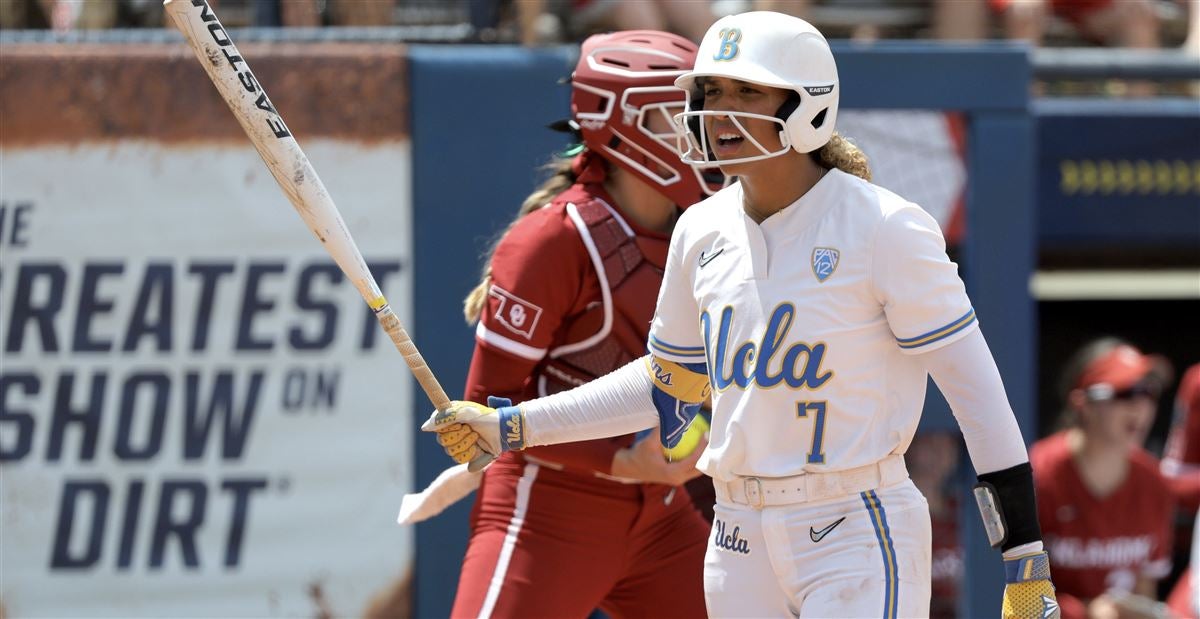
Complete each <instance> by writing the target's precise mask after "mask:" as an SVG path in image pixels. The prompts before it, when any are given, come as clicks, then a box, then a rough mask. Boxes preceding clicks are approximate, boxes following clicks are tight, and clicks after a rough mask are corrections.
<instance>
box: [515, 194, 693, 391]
mask: <svg viewBox="0 0 1200 619" xmlns="http://www.w3.org/2000/svg"><path fill="white" fill-rule="evenodd" d="M589 189H590V191H589V190H585V188H584V187H583V186H580V185H576V186H574V187H572V188H570V189H568V190H567V191H565V192H563V193H562V194H560V195H559V196H558V197H557V198H556V199H555V200H554V201H555V202H557V203H564V204H565V208H566V212H567V215H568V216H569V217H570V219H571V221H572V223H574V224H575V227H576V229H578V231H579V235H580V237H581V238H582V241H583V244H584V247H585V248H586V249H587V253H588V256H589V257H590V258H591V261H592V267H593V268H594V269H595V272H596V274H597V276H598V278H599V280H600V292H601V294H600V297H599V298H596V299H592V300H590V301H586V304H585V305H584V306H585V308H586V309H584V310H583V311H582V312H580V313H578V314H575V315H573V316H568V317H566V318H565V319H564V320H563V324H562V326H561V327H560V328H559V335H558V337H557V338H556V339H555V343H554V344H553V345H552V346H551V348H550V350H549V352H548V353H547V355H546V359H545V360H544V361H543V362H542V363H541V364H539V365H538V367H537V368H536V369H535V370H534V372H535V374H534V378H535V379H536V384H537V393H538V395H547V394H551V393H556V392H559V391H563V390H566V389H570V388H572V387H576V386H578V385H581V384H583V383H586V382H590V381H591V380H593V379H595V378H598V377H600V376H603V375H605V374H607V373H609V372H611V371H613V370H615V369H617V368H619V367H621V366H623V365H625V364H627V363H629V362H630V361H632V360H634V359H636V358H638V357H641V356H642V355H644V354H645V353H646V337H647V336H648V334H649V331H650V321H651V320H652V319H653V318H654V305H655V303H656V302H657V300H658V289H659V287H660V286H661V285H662V278H663V269H664V268H665V266H666V262H667V248H668V246H669V244H670V239H669V238H666V237H658V236H650V235H647V234H638V233H637V232H636V231H635V230H634V229H633V228H632V227H631V226H630V225H629V224H628V223H627V222H626V221H625V220H624V218H622V217H621V215H620V213H619V212H618V211H617V209H616V208H614V207H612V206H609V204H608V203H607V202H605V200H604V199H603V198H601V197H600V196H598V195H596V194H598V193H600V192H599V191H598V188H597V187H596V186H592V187H590V188H589Z"/></svg>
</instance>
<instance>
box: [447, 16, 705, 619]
mask: <svg viewBox="0 0 1200 619" xmlns="http://www.w3.org/2000/svg"><path fill="white" fill-rule="evenodd" d="M695 54H696V46H695V44H693V43H692V42H690V41H688V40H686V39H684V38H682V37H678V36H676V35H672V34H667V33H662V32H655V31H629V32H618V33H614V34H606V35H597V36H593V37H591V38H589V39H587V40H586V41H585V42H584V43H583V46H582V49H581V52H580V59H579V63H578V65H577V66H576V68H575V72H574V73H573V75H572V78H571V83H572V96H571V110H572V117H573V118H572V120H571V121H568V123H566V125H568V126H569V129H570V130H571V131H572V132H574V133H576V135H577V136H579V137H580V138H581V139H582V147H581V148H580V149H577V152H571V156H569V157H564V158H562V160H561V161H559V163H558V164H557V168H556V174H555V175H554V176H553V177H552V178H551V179H550V180H548V181H547V182H546V184H544V185H543V186H542V187H541V188H539V189H538V190H537V191H535V192H534V193H533V195H531V196H530V197H529V198H528V199H527V200H526V201H525V204H524V205H523V206H522V208H521V213H520V215H519V216H518V218H517V220H516V221H515V222H514V223H513V224H512V225H511V227H510V228H509V229H508V230H507V232H506V233H505V234H504V236H503V238H502V239H501V240H500V242H499V243H498V245H497V246H496V248H495V251H494V253H493V255H492V258H491V261H490V263H489V265H488V267H487V269H486V270H485V272H484V277H483V281H481V282H480V284H479V286H478V287H477V288H476V289H475V290H474V291H473V292H472V293H471V294H470V296H469V297H468V298H467V300H466V303H465V313H466V316H467V319H468V320H469V321H470V322H476V321H477V329H476V344H475V352H474V356H473V358H472V361H471V367H470V373H469V375H468V378H467V386H466V390H465V397H466V398H467V399H471V400H482V399H484V398H485V397H486V396H488V395H498V396H503V397H505V398H508V399H511V400H513V401H522V400H525V399H528V398H533V397H537V396H540V395H546V394H549V393H554V392H557V391H562V390H565V389H569V388H571V387H574V386H576V385H579V384H582V383H585V382H588V381H591V380H592V379H594V378H597V377H599V376H603V375H604V374H607V373H608V372H610V371H612V370H615V369H617V368H619V367H621V366H623V365H625V364H626V363H628V362H630V361H632V360H633V359H635V358H637V357H640V356H642V355H643V354H644V353H645V342H646V337H647V332H648V330H649V327H650V320H651V318H652V316H653V313H654V304H655V299H656V298H657V294H658V288H659V285H660V284H661V282H662V273H663V265H664V263H665V261H666V256H667V246H668V241H669V240H670V233H671V229H672V228H673V226H674V223H675V220H676V218H677V217H678V215H679V212H680V210H681V209H682V208H683V207H686V206H689V205H691V204H692V203H694V202H697V201H699V200H700V199H701V198H702V197H704V195H705V187H706V184H705V181H704V178H703V177H702V176H701V174H700V173H699V172H698V171H696V170H695V169H693V168H691V167H689V166H687V165H686V164H683V163H682V162H680V161H679V156H678V155H677V154H676V151H675V129H674V125H673V123H671V122H670V119H671V116H672V115H673V114H676V113H678V112H681V111H682V110H683V106H684V96H685V95H684V92H683V91H681V90H678V89H676V88H675V87H674V85H673V82H674V79H675V78H676V77H677V76H678V75H680V74H681V73H683V72H685V71H687V70H690V69H691V67H692V65H693V64H694V62H695ZM715 188H719V185H717V186H716V187H715ZM701 447H703V445H701ZM701 451H702V449H697V450H696V451H695V452H694V453H693V455H692V456H690V457H689V458H687V459H685V460H682V461H677V462H668V461H667V460H666V459H665V458H664V455H663V452H662V449H661V447H660V446H659V442H658V440H657V439H656V438H654V439H653V440H648V441H640V442H636V443H635V438H634V437H633V436H624V437H620V438H615V439H602V440H596V441H589V442H583V443H571V444H566V445H555V446H551V447H539V448H536V449H529V450H526V451H522V452H510V453H507V454H504V455H503V456H502V457H501V458H500V459H499V460H498V461H497V462H495V463H494V464H493V465H492V466H490V467H489V468H488V469H487V470H486V472H485V473H484V477H483V482H482V485H481V486H480V489H479V492H478V494H477V496H476V501H475V506H474V509H473V511H472V515H471V529H472V531H471V539H470V542H469V545H468V547H467V553H466V557H465V559H464V561H463V567H462V574H461V577H460V579H459V585H458V593H457V596H456V598H455V601H454V610H453V613H452V615H453V616H454V617H584V616H587V615H588V613H589V612H591V611H592V610H593V609H594V608H602V609H603V610H605V611H606V612H607V613H608V614H609V615H611V616H614V617H637V616H668V615H669V616H677V617H702V616H704V615H705V608H704V591H703V578H702V572H703V561H704V553H705V546H706V542H707V537H708V532H709V526H708V523H707V522H706V521H705V520H704V519H703V518H702V517H701V515H700V513H699V512H698V511H697V510H696V509H695V508H694V507H693V505H692V503H691V502H690V501H689V497H688V494H687V491H686V490H685V489H684V488H683V487H682V486H681V484H683V483H684V482H685V481H687V480H688V479H691V478H694V477H696V476H698V475H699V472H698V471H696V469H695V466H694V464H695V460H696V458H697V457H698V456H699V454H700V452H701ZM646 482H651V483H646ZM665 605H669V606H665Z"/></svg>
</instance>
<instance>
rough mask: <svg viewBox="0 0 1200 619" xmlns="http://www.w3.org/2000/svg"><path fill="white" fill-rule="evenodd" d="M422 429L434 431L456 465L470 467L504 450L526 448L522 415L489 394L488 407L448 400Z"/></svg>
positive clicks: (504, 400) (478, 466) (478, 467)
mask: <svg viewBox="0 0 1200 619" xmlns="http://www.w3.org/2000/svg"><path fill="white" fill-rule="evenodd" d="M502 428H503V431H501V429H502ZM421 430H423V431H425V432H437V435H438V437H437V439H438V443H439V444H441V446H442V449H444V450H445V451H446V455H448V456H450V457H451V458H453V459H454V461H455V462H458V463H459V464H462V463H464V462H470V463H472V470H478V469H480V468H483V466H486V465H487V464H488V463H489V462H491V460H493V459H494V458H495V457H497V456H499V455H500V454H501V453H503V452H505V451H510V450H521V449H524V448H525V418H524V416H523V415H522V414H521V409H520V408H518V407H516V406H513V405H512V401H511V400H509V399H508V398H497V397H493V396H488V403H487V406H484V405H483V404H478V403H476V402H461V401H455V402H451V403H450V406H448V407H446V409H445V410H441V411H434V413H433V414H432V415H431V416H430V417H429V419H428V420H426V421H425V423H424V424H422V425H421Z"/></svg>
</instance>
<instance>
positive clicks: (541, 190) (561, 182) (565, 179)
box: [463, 157, 575, 325]
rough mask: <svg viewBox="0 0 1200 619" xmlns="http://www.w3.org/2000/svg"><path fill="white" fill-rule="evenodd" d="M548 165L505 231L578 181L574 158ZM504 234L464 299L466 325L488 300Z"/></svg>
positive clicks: (471, 322)
mask: <svg viewBox="0 0 1200 619" xmlns="http://www.w3.org/2000/svg"><path fill="white" fill-rule="evenodd" d="M546 168H547V169H549V170H552V171H553V174H551V176H550V178H548V179H546V182H544V183H542V184H541V186H539V187H538V188H537V189H534V190H533V193H531V194H529V197H528V198H525V201H524V202H522V203H521V210H520V211H519V212H518V213H517V217H516V219H514V220H513V221H512V223H510V224H508V228H505V229H504V234H507V233H508V231H509V230H510V229H512V227H513V225H515V224H516V223H517V221H519V220H520V219H521V218H522V217H524V216H526V215H528V214H530V213H532V212H534V211H536V210H538V209H539V208H542V207H543V206H545V205H546V204H547V203H548V202H550V201H551V200H553V199H554V197H555V196H557V195H558V194H560V193H562V192H564V191H566V190H567V188H569V187H570V186H571V185H574V184H575V173H574V172H573V171H572V170H571V159H569V158H565V157H556V158H555V159H554V160H553V161H551V162H550V163H549V164H547V165H546ZM504 234H501V235H500V236H499V237H497V239H496V242H495V243H492V247H491V249H489V250H488V254H487V260H486V261H485V262H484V263H483V277H481V278H480V280H479V283H478V284H476V286H475V288H473V289H472V290H471V292H470V293H469V294H468V295H467V298H466V299H463V317H464V318H466V319H467V324H472V325H473V324H475V323H476V322H477V321H478V320H479V314H480V313H481V312H483V305H484V303H485V302H486V301H487V294H488V288H490V287H491V285H492V255H493V254H495V253H496V246H497V245H499V244H500V239H503V238H504Z"/></svg>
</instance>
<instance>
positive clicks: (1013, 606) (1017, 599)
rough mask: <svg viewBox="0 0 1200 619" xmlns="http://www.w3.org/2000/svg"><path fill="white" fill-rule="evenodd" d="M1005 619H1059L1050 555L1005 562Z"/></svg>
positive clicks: (1023, 557)
mask: <svg viewBox="0 0 1200 619" xmlns="http://www.w3.org/2000/svg"><path fill="white" fill-rule="evenodd" d="M1004 579H1005V582H1006V583H1007V584H1005V586H1004V602H1003V604H1002V605H1001V607H1000V616H1001V617H1004V619H1058V618H1059V616H1060V613H1059V610H1058V599H1057V598H1055V597H1054V585H1053V584H1052V583H1051V582H1050V555H1048V554H1046V553H1045V552H1036V553H1033V554H1028V555H1024V556H1020V557H1016V558H1013V559H1007V560H1005V561H1004Z"/></svg>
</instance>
